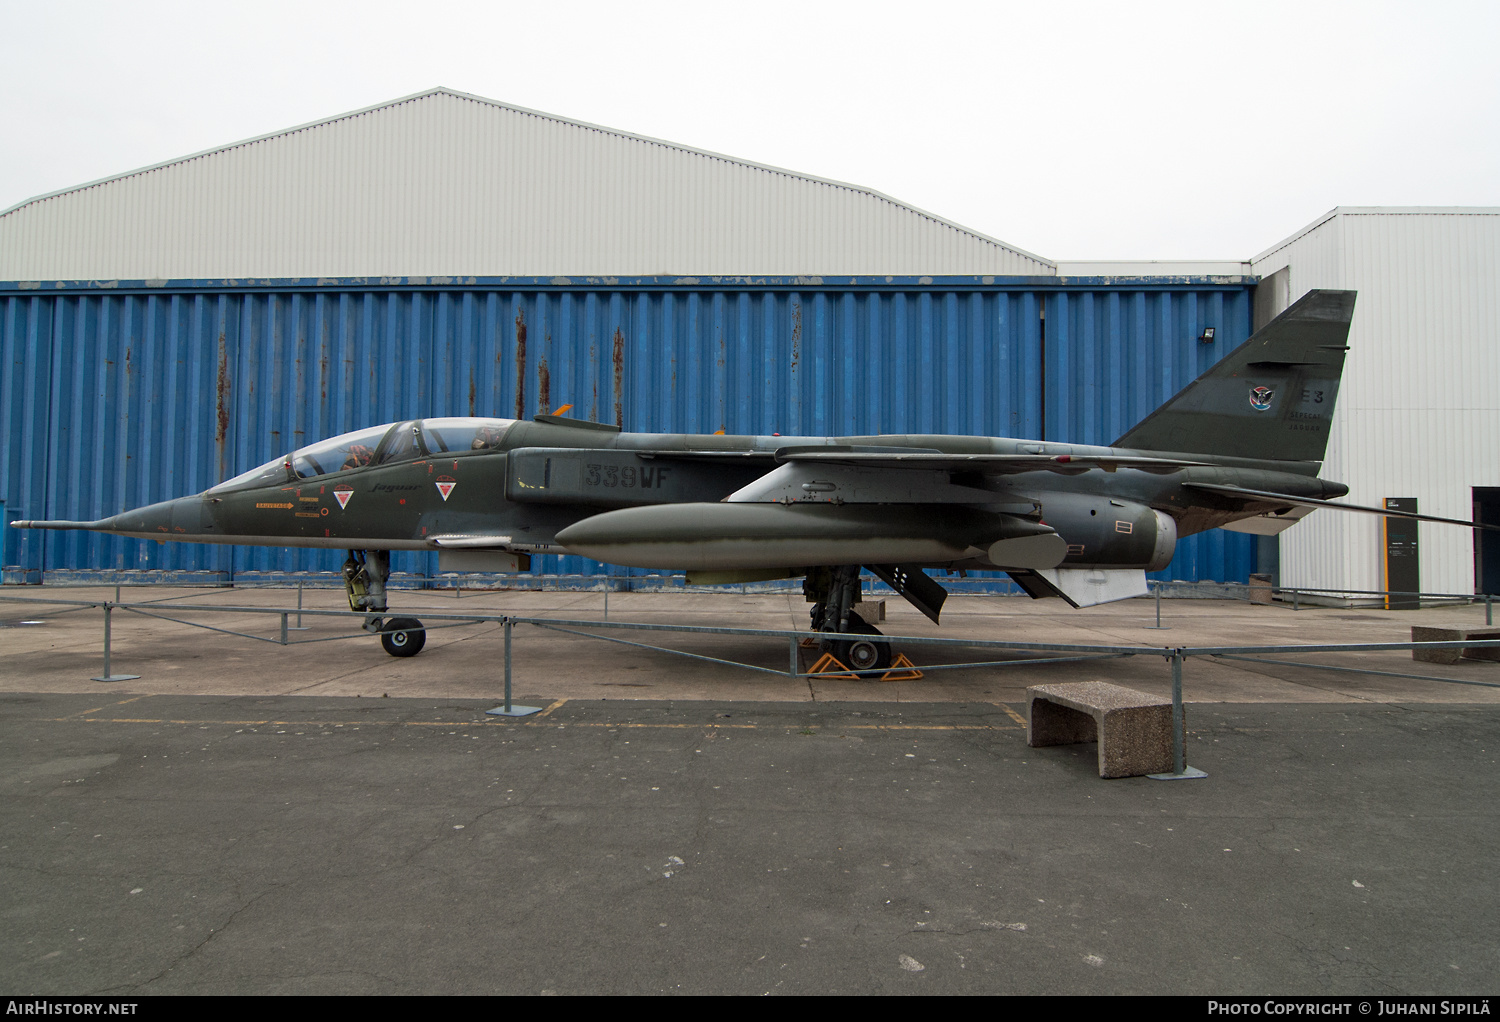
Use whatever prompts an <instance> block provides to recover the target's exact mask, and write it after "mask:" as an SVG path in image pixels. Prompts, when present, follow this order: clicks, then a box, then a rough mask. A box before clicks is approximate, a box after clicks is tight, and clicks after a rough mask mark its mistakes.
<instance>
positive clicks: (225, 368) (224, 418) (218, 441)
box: [214, 333, 230, 481]
mask: <svg viewBox="0 0 1500 1022" xmlns="http://www.w3.org/2000/svg"><path fill="white" fill-rule="evenodd" d="M215 390H216V392H217V393H216V395H215V398H214V401H215V406H214V410H215V414H216V415H217V417H218V425H217V426H215V427H214V451H215V453H216V454H217V455H218V462H219V479H220V480H221V481H222V480H224V479H225V478H227V476H226V473H225V471H224V445H225V440H226V439H227V437H228V436H229V399H230V386H229V345H228V344H227V343H225V340H224V335H223V334H222V333H221V334H219V378H218V383H217V385H216V387H215Z"/></svg>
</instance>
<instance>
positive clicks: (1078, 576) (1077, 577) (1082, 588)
mask: <svg viewBox="0 0 1500 1022" xmlns="http://www.w3.org/2000/svg"><path fill="white" fill-rule="evenodd" d="M1008 574H1009V575H1010V577H1011V578H1012V579H1014V580H1015V583H1016V585H1018V586H1020V587H1021V588H1022V589H1023V590H1025V591H1026V595H1028V596H1030V597H1031V598H1032V599H1033V600H1040V599H1044V598H1046V597H1048V596H1058V597H1061V598H1062V599H1063V600H1065V601H1067V603H1068V604H1069V605H1070V606H1073V607H1097V606H1098V605H1099V604H1101V603H1113V602H1115V601H1116V600H1128V599H1130V598H1131V597H1133V596H1145V595H1146V594H1147V593H1148V592H1150V589H1149V588H1148V587H1147V585H1146V571H1145V569H1144V568H1040V569H1038V570H1036V571H1012V572H1009V573H1008Z"/></svg>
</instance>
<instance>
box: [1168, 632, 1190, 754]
mask: <svg viewBox="0 0 1500 1022" xmlns="http://www.w3.org/2000/svg"><path fill="white" fill-rule="evenodd" d="M1185 769H1187V750H1186V749H1184V748H1183V747H1182V650H1180V649H1178V650H1173V651H1172V771H1173V772H1174V773H1179V774H1180V773H1182V772H1183V771H1184V770H1185Z"/></svg>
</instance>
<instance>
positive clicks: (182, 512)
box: [99, 497, 213, 538]
mask: <svg viewBox="0 0 1500 1022" xmlns="http://www.w3.org/2000/svg"><path fill="white" fill-rule="evenodd" d="M99 529H100V531H103V532H123V533H126V534H129V535H135V536H160V537H162V538H166V537H167V536H175V537H182V536H193V535H202V534H203V533H205V532H211V531H213V518H212V517H211V516H210V515H209V513H208V504H207V502H205V501H204V500H203V498H201V497H179V498H178V499H176V500H164V501H162V502H161V503H159V504H147V505H146V506H145V507H138V508H135V509H134V510H131V511H122V512H121V513H120V514H117V515H115V516H114V517H113V518H106V519H105V520H104V521H103V522H101V523H100V525H99Z"/></svg>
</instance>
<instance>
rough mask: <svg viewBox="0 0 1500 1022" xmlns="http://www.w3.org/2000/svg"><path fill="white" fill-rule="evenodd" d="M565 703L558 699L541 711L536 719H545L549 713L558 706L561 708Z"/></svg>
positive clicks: (563, 700) (564, 700)
mask: <svg viewBox="0 0 1500 1022" xmlns="http://www.w3.org/2000/svg"><path fill="white" fill-rule="evenodd" d="M565 702H567V700H566V699H559V700H557V701H556V702H555V703H553V704H552V705H551V706H549V707H547V708H546V709H545V710H543V711H542V712H541V713H538V714H537V716H538V717H545V716H547V714H549V713H551V712H552V711H553V710H555V709H557V708H558V707H559V706H561V705H562V704H563V703H565Z"/></svg>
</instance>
